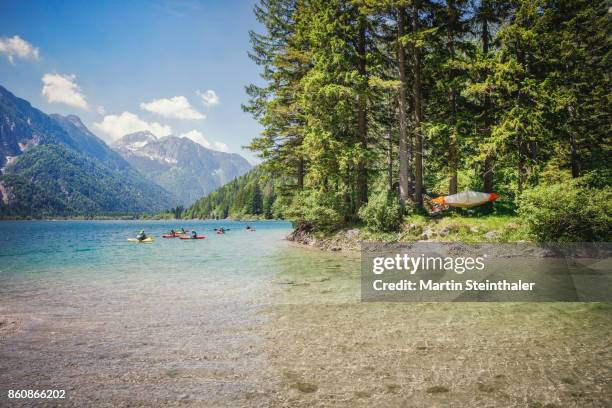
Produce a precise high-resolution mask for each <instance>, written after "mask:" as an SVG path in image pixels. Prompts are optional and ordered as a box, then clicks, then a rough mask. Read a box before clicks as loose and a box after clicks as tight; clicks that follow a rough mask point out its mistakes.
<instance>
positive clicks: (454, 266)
mask: <svg viewBox="0 0 612 408" xmlns="http://www.w3.org/2000/svg"><path fill="white" fill-rule="evenodd" d="M485 257H486V255H484V256H482V257H476V258H474V257H445V258H442V257H440V256H436V257H426V256H425V255H421V256H417V257H411V256H409V255H408V254H403V256H402V255H400V254H396V255H395V256H391V257H376V258H374V260H373V265H372V273H374V274H375V275H380V274H382V273H383V272H385V271H387V270H404V271H407V272H409V273H410V275H414V274H415V273H416V272H417V271H418V270H441V269H444V270H446V271H453V272H455V273H457V274H459V275H461V274H463V273H464V272H465V271H474V270H475V271H482V270H484V268H485V264H484V259H485ZM534 285H535V283H533V282H523V281H521V280H519V281H518V282H508V281H507V280H505V279H504V280H500V281H495V282H491V281H489V280H488V279H487V280H485V281H483V282H480V281H476V280H469V279H468V280H466V281H465V282H455V281H454V280H452V279H451V280H449V281H442V282H435V281H432V280H423V279H420V280H419V281H418V283H417V282H414V281H411V280H408V279H401V280H399V281H395V282H384V281H383V280H382V279H376V280H374V282H373V283H372V287H373V289H374V290H376V291H386V290H391V291H396V290H399V291H403V290H408V291H410V290H434V291H438V290H452V291H463V290H485V291H491V290H516V291H520V290H533V286H534Z"/></svg>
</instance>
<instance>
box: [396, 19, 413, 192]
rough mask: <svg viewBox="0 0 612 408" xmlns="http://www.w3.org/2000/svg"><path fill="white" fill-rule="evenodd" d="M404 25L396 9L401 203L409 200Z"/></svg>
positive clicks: (404, 21)
mask: <svg viewBox="0 0 612 408" xmlns="http://www.w3.org/2000/svg"><path fill="white" fill-rule="evenodd" d="M405 25H406V10H405V9H404V8H398V10H397V39H398V41H397V63H398V67H399V77H400V92H399V190H400V198H401V200H402V203H403V204H407V203H408V202H409V201H410V165H411V163H410V140H409V136H408V123H407V122H408V113H407V112H408V98H407V87H408V84H407V78H406V50H405V47H404V45H403V44H402V42H401V38H402V37H403V36H404V27H405Z"/></svg>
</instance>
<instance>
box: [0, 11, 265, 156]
mask: <svg viewBox="0 0 612 408" xmlns="http://www.w3.org/2000/svg"><path fill="white" fill-rule="evenodd" d="M253 4H254V1H252V0H227V1H212V0H200V1H196V0H174V1H170V0H149V1H144V0H143V1H100V2H97V1H96V2H89V1H24V0H20V1H12V0H9V1H7V0H2V2H0V84H2V85H3V86H5V87H6V88H8V89H9V90H10V91H11V92H13V93H14V94H16V95H17V96H19V97H22V98H24V99H27V100H28V101H30V102H31V103H32V104H33V105H34V106H35V107H37V108H39V109H41V110H42V111H44V112H46V113H61V114H76V115H78V116H79V117H81V119H83V121H84V123H85V124H86V125H87V126H88V127H89V128H90V130H92V131H93V132H94V133H96V134H97V135H98V136H100V137H102V138H103V139H104V140H106V141H112V140H113V138H116V137H117V135H119V134H120V133H121V132H122V131H127V130H134V129H137V128H143V129H150V130H153V131H154V132H157V133H161V134H158V136H162V135H163V134H164V133H169V132H171V133H172V134H175V135H188V136H189V137H192V138H193V139H195V140H199V141H200V142H201V143H202V144H205V145H206V144H208V145H209V146H210V147H211V148H214V149H217V150H224V149H225V146H224V145H226V146H227V150H228V151H230V152H236V153H241V154H243V155H244V156H245V157H247V158H249V159H253V157H254V156H253V154H251V153H250V152H248V151H246V150H243V149H242V146H244V145H246V144H248V143H249V141H250V139H251V138H252V137H253V136H255V135H257V134H258V133H259V131H260V130H261V128H260V126H259V125H258V124H257V122H256V121H255V120H253V119H252V118H251V117H250V115H248V114H246V113H244V112H242V110H241V108H240V104H241V103H244V102H246V99H247V97H246V94H245V92H244V86H245V85H246V84H249V83H252V82H259V75H258V72H259V69H258V67H257V66H256V65H255V64H254V63H253V62H252V61H251V60H250V59H249V58H248V56H247V51H248V50H249V37H248V30H249V29H256V30H257V29H259V26H258V24H257V22H256V20H255V18H254V16H253V13H252V8H253ZM16 36H17V38H16ZM43 78H44V80H45V81H44V83H43ZM43 86H44V91H43ZM209 91H212V92H209ZM202 95H203V96H204V97H202ZM215 95H216V97H215ZM203 117H205V118H203Z"/></svg>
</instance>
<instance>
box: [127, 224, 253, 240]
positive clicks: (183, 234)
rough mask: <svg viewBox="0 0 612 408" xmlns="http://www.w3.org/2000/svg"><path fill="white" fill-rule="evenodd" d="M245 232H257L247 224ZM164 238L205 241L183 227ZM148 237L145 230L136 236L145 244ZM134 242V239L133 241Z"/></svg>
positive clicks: (171, 231) (220, 233)
mask: <svg viewBox="0 0 612 408" xmlns="http://www.w3.org/2000/svg"><path fill="white" fill-rule="evenodd" d="M214 230H215V231H216V233H217V235H223V234H225V233H226V232H227V231H229V230H230V229H229V228H223V227H219V228H214ZM245 231H247V232H255V228H253V227H252V226H251V225H250V224H246V226H245ZM162 237H163V238H181V239H203V238H205V237H204V236H202V235H198V233H197V231H196V230H187V229H185V228H183V227H181V229H179V230H175V229H171V230H170V232H169V233H168V234H166V235H162ZM147 239H148V236H147V234H146V233H145V231H144V230H140V231H138V233H137V234H136V240H137V241H138V242H145V241H147ZM131 240H133V239H131Z"/></svg>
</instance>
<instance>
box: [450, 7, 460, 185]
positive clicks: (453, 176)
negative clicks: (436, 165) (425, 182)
mask: <svg viewBox="0 0 612 408" xmlns="http://www.w3.org/2000/svg"><path fill="white" fill-rule="evenodd" d="M455 13H456V10H455V2H454V1H453V0H448V14H449V18H448V19H449V21H448V52H449V54H450V58H451V60H453V59H454V58H455V44H454V41H455V33H454V32H453V28H452V26H453V23H454V22H455ZM453 76H454V73H453V68H451V72H450V75H449V77H450V80H451V81H450V83H451V84H452V79H453ZM448 99H449V104H450V111H451V118H450V122H451V129H452V132H451V135H450V140H449V144H448V150H449V160H448V194H449V195H451V194H457V168H458V167H459V149H458V147H457V92H456V91H455V89H454V87H453V86H452V85H451V89H450V91H449V95H448Z"/></svg>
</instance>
